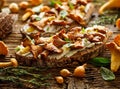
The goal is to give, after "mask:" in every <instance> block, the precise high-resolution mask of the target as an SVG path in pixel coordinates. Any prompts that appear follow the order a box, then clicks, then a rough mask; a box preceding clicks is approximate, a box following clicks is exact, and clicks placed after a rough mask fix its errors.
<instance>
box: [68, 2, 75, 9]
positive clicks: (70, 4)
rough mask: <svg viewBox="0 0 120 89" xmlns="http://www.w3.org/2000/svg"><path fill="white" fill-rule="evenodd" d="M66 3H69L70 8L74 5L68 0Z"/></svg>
mask: <svg viewBox="0 0 120 89" xmlns="http://www.w3.org/2000/svg"><path fill="white" fill-rule="evenodd" d="M68 5H69V7H70V9H74V5H73V3H71V2H70V1H68Z"/></svg>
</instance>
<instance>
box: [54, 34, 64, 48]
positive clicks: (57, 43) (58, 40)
mask: <svg viewBox="0 0 120 89" xmlns="http://www.w3.org/2000/svg"><path fill="white" fill-rule="evenodd" d="M52 42H53V44H54V45H55V46H56V47H62V46H63V45H64V44H66V42H65V41H64V40H62V39H61V38H59V37H58V35H55V36H53V41H52Z"/></svg>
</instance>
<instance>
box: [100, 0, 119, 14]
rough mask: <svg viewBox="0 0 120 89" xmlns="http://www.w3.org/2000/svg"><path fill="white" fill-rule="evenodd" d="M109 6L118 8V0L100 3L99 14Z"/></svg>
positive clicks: (109, 7)
mask: <svg viewBox="0 0 120 89" xmlns="http://www.w3.org/2000/svg"><path fill="white" fill-rule="evenodd" d="M111 8H120V0H109V1H108V2H106V3H105V4H104V5H102V6H101V7H100V9H99V14H103V12H104V11H105V10H107V9H111Z"/></svg>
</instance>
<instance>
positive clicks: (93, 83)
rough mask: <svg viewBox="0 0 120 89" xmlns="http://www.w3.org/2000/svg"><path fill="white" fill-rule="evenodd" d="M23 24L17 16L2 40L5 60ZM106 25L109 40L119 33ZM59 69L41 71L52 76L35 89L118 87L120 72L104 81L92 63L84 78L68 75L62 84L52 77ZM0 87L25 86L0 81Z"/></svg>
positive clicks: (17, 42)
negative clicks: (11, 28)
mask: <svg viewBox="0 0 120 89" xmlns="http://www.w3.org/2000/svg"><path fill="white" fill-rule="evenodd" d="M6 1H7V3H8V4H9V3H11V2H17V3H19V2H20V1H21V0H6ZM22 1H23V0H22ZM95 13H96V12H95ZM24 24H25V23H22V22H21V21H20V16H18V21H17V22H16V23H15V25H14V28H13V32H12V34H10V35H9V36H8V37H7V38H6V39H4V40H3V41H4V42H5V43H6V44H7V46H8V48H9V55H8V56H7V57H6V61H7V60H9V58H11V57H14V50H15V47H16V46H17V45H19V44H20V40H21V39H22V36H21V34H20V32H19V30H20V28H21V27H22V26H23V25H24ZM107 27H109V28H110V29H111V30H112V31H113V35H112V37H111V38H110V40H112V39H113V38H114V37H115V35H116V34H118V33H119V31H118V30H117V29H116V28H115V27H114V24H111V25H107ZM101 56H103V57H108V58H110V52H109V51H108V50H105V52H104V53H103V54H101ZM61 69H63V68H53V69H52V68H51V69H48V70H45V71H43V73H46V74H47V73H51V74H52V78H51V79H50V80H48V81H47V82H48V83H50V86H48V87H39V88H37V89H120V72H117V73H115V75H116V79H115V80H113V81H105V80H103V79H102V77H101V75H100V71H99V67H95V66H93V65H90V64H88V66H87V72H86V76H85V77H84V78H75V77H68V78H66V79H65V83H64V84H62V85H59V84H57V83H56V81H55V79H54V77H55V76H57V75H60V74H59V71H60V70H61ZM69 70H70V71H72V72H73V68H69ZM0 89H25V88H23V87H22V88H21V87H19V86H15V85H14V84H12V83H10V82H7V83H2V82H0Z"/></svg>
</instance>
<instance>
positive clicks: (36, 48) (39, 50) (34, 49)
mask: <svg viewBox="0 0 120 89" xmlns="http://www.w3.org/2000/svg"><path fill="white" fill-rule="evenodd" d="M42 51H43V47H42V46H39V45H31V52H32V54H33V56H34V58H35V59H37V58H38V55H39V54H40V53H42Z"/></svg>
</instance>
